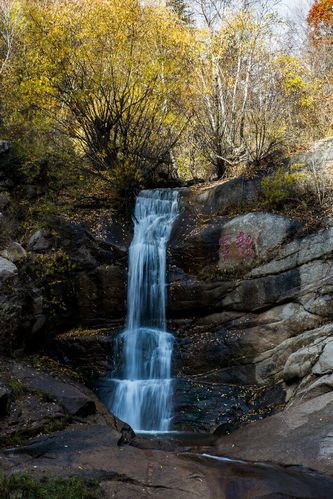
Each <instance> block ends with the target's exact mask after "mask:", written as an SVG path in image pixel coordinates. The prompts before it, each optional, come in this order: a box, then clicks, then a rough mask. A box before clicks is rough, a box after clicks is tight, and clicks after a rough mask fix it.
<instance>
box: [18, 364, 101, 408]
mask: <svg viewBox="0 0 333 499" xmlns="http://www.w3.org/2000/svg"><path fill="white" fill-rule="evenodd" d="M13 374H14V375H16V376H17V378H18V379H19V380H20V382H21V383H22V384H23V385H24V386H25V387H27V388H28V389H29V390H31V391H36V392H41V393H43V394H44V395H45V396H47V397H49V399H51V400H56V401H57V402H58V404H60V405H61V406H62V407H63V408H64V409H65V411H66V412H67V413H68V414H70V415H72V416H88V415H89V414H95V412H96V405H95V401H94V400H93V399H92V398H91V397H89V395H87V394H86V393H84V391H82V390H81V389H80V388H79V387H78V386H76V385H75V383H74V382H73V381H70V380H68V381H67V382H64V381H62V380H60V379H57V378H56V377H54V376H51V375H49V374H45V373H41V372H37V371H36V370H34V369H32V368H30V367H28V366H23V365H15V366H14V367H13Z"/></svg>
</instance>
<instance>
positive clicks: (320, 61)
mask: <svg viewBox="0 0 333 499" xmlns="http://www.w3.org/2000/svg"><path fill="white" fill-rule="evenodd" d="M307 23H308V28H309V29H308V40H309V43H308V46H307V48H306V50H305V51H304V52H303V57H304V58H305V60H306V61H307V64H308V65H309V67H310V68H311V71H312V81H314V82H316V85H317V95H316V104H317V106H316V108H317V120H316V123H315V126H314V137H315V138H320V137H322V136H325V135H331V134H332V133H333V119H332V114H333V104H332V103H333V0H316V1H315V2H314V4H313V5H312V7H311V8H310V10H309V13H308V16H307Z"/></svg>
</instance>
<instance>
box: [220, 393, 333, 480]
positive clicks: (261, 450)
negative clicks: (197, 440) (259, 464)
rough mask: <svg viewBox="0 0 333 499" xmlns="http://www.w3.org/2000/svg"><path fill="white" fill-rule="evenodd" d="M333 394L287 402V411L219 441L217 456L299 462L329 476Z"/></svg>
mask: <svg viewBox="0 0 333 499" xmlns="http://www.w3.org/2000/svg"><path fill="white" fill-rule="evenodd" d="M332 437H333V393H332V391H331V390H330V392H328V393H326V394H324V395H321V396H319V397H316V398H315V399H309V400H307V401H297V402H295V403H290V404H289V405H288V406H287V408H286V409H285V410H284V411H283V412H281V413H279V414H276V415H274V416H271V417H269V418H267V419H265V420H263V421H257V422H254V423H251V424H249V425H246V426H244V427H243V428H241V429H239V430H237V431H236V432H234V433H233V434H232V435H229V436H223V437H221V438H220V440H219V444H218V449H219V453H220V454H221V455H225V454H226V455H228V456H231V457H234V458H240V457H242V458H243V459H249V460H258V461H270V462H272V463H281V462H283V463H284V464H285V465H287V466H297V465H299V464H300V463H301V464H302V465H304V466H306V467H309V468H312V469H317V470H320V471H321V472H323V473H326V474H328V475H330V476H333V462H332V460H333V441H332Z"/></svg>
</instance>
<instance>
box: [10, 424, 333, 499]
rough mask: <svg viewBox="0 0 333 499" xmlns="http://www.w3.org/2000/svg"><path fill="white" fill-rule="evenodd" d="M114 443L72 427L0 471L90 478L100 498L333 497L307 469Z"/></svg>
mask: <svg viewBox="0 0 333 499" xmlns="http://www.w3.org/2000/svg"><path fill="white" fill-rule="evenodd" d="M116 443H117V440H116V439H115V436H114V433H113V432H112V431H110V430H109V429H108V428H105V427H104V426H102V427H101V426H90V427H88V428H87V427H82V426H79V427H73V428H71V429H68V430H65V431H62V432H58V433H57V434H55V435H53V436H51V437H46V438H41V439H37V440H34V441H32V442H30V443H29V444H28V445H26V446H25V447H21V448H16V449H8V450H4V451H2V452H1V454H0V469H2V470H4V471H5V472H6V473H12V472H14V471H15V473H18V472H27V471H28V472H30V473H31V472H32V473H33V474H34V475H37V476H40V477H43V476H48V477H50V476H62V477H64V476H73V475H74V476H89V477H93V478H95V479H96V480H98V481H99V482H100V483H101V487H102V490H103V497H105V498H111V497H121V498H126V499H133V498H145V497H147V496H149V497H154V498H155V497H156V498H166V497H167V498H168V499H169V498H170V499H193V498H195V497H201V498H207V499H209V498H211V499H215V498H216V499H220V498H221V497H225V498H228V499H231V498H232V499H244V497H247V498H249V499H251V498H258V497H267V498H268V497H270V498H278V497H285V498H288V497H290V498H292V497H297V498H304V499H305V498H307V499H310V498H313V499H318V498H319V497H320V498H322V499H326V498H327V499H329V498H330V497H332V495H333V481H332V480H331V479H329V478H325V477H324V476H321V475H319V474H316V473H314V472H311V471H309V470H302V469H299V468H292V467H291V468H282V467H277V466H272V465H265V464H252V463H246V462H241V461H230V460H224V461H218V460H216V459H214V458H211V457H208V456H207V455H200V454H195V453H193V452H180V453H177V454H175V453H173V452H165V451H159V450H153V449H150V450H147V449H140V448H135V447H133V446H125V447H119V446H117V445H116Z"/></svg>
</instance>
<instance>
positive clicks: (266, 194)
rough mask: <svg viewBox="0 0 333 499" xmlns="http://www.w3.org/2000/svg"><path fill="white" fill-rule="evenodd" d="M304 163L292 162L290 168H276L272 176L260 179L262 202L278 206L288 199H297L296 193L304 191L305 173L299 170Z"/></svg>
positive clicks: (270, 205) (274, 206)
mask: <svg viewBox="0 0 333 499" xmlns="http://www.w3.org/2000/svg"><path fill="white" fill-rule="evenodd" d="M303 166H304V165H301V164H298V163H297V164H294V165H292V166H291V167H290V169H288V170H287V169H286V168H284V167H280V168H278V169H277V170H276V171H275V173H274V174H273V175H272V176H267V177H264V178H263V180H262V181H261V192H262V197H263V200H264V204H265V205H266V206H269V207H273V208H279V207H281V206H282V205H283V204H284V203H285V202H288V201H289V200H292V201H295V200H296V201H297V194H300V193H301V192H302V191H304V180H305V178H306V175H305V173H304V172H302V171H300V170H301V169H302V168H303Z"/></svg>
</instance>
